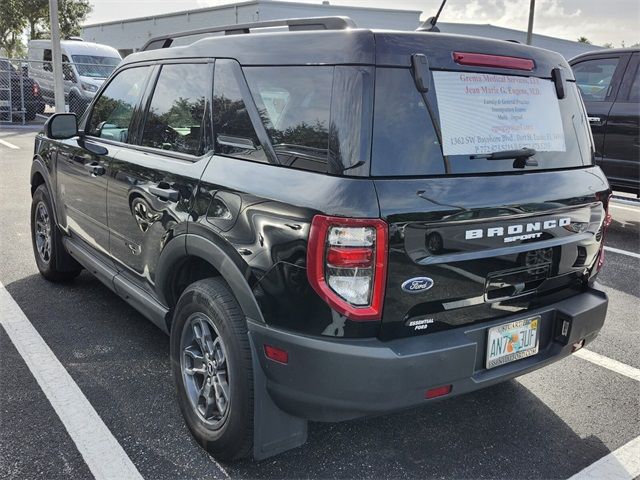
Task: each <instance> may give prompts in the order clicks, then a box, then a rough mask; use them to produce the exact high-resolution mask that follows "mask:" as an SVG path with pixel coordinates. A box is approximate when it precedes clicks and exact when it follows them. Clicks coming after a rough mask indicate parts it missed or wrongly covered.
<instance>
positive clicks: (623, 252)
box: [604, 246, 640, 258]
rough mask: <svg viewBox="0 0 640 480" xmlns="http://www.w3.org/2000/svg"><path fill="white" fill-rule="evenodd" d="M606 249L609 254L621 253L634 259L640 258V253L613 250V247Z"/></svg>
mask: <svg viewBox="0 0 640 480" xmlns="http://www.w3.org/2000/svg"><path fill="white" fill-rule="evenodd" d="M604 249H605V250H606V251H607V252H613V253H619V254H621V255H627V256H628V257H633V258H640V253H635V252H628V251H627V250H620V249H619V248H613V247H607V246H605V247H604Z"/></svg>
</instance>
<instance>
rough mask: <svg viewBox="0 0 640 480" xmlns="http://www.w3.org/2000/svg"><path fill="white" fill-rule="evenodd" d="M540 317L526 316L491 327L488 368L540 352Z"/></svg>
mask: <svg viewBox="0 0 640 480" xmlns="http://www.w3.org/2000/svg"><path fill="white" fill-rule="evenodd" d="M539 329H540V317H532V318H526V319H524V320H518V321H517V322H511V323H505V324H503V325H498V326H497V327H493V328H490V329H489V335H488V338H487V363H486V367H487V368H493V367H498V366H500V365H504V364H505V363H509V362H513V361H515V360H520V359H521V358H526V357H530V356H531V355H535V354H536V353H538V331H539Z"/></svg>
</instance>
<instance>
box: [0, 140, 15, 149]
mask: <svg viewBox="0 0 640 480" xmlns="http://www.w3.org/2000/svg"><path fill="white" fill-rule="evenodd" d="M0 145H4V146H5V147H7V148H10V149H12V150H19V149H20V147H18V146H17V145H14V144H13V143H9V142H7V141H6V140H2V139H1V138H0Z"/></svg>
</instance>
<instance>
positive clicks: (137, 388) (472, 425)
mask: <svg viewBox="0 0 640 480" xmlns="http://www.w3.org/2000/svg"><path fill="white" fill-rule="evenodd" d="M6 288H7V290H8V291H9V293H11V295H12V296H13V298H14V299H15V300H16V302H17V303H18V305H20V307H21V308H22V310H23V311H24V312H25V314H26V315H27V317H28V318H29V319H30V321H31V322H32V323H33V325H34V326H35V327H36V329H37V330H38V331H39V332H40V334H41V335H42V337H43V338H44V339H45V341H46V342H47V344H48V345H49V346H50V347H51V349H52V350H53V351H54V353H55V354H56V356H57V357H58V358H59V359H60V361H61V362H62V364H63V365H64V366H65V368H67V370H68V371H69V373H70V374H71V376H72V377H73V378H74V380H75V381H76V383H78V385H79V386H80V388H81V389H82V391H83V392H84V394H85V395H86V396H87V398H88V399H89V401H90V402H91V403H92V405H93V406H94V408H95V409H96V411H97V412H98V413H99V414H100V416H101V417H102V419H103V420H104V421H105V423H106V424H107V426H108V427H109V428H110V430H111V431H112V432H113V433H114V435H115V437H116V438H117V439H118V441H119V442H120V443H121V444H122V446H123V447H124V448H125V450H126V451H127V453H128V455H129V456H130V457H131V459H132V460H133V461H134V463H135V464H136V466H137V467H138V469H139V470H140V472H141V473H142V475H143V476H145V477H148V478H158V479H160V478H177V477H181V478H220V477H222V472H220V471H219V470H218V468H217V467H216V466H215V464H214V462H213V461H212V460H211V458H210V457H209V456H208V455H207V454H206V453H205V452H204V451H203V450H201V449H200V448H198V446H197V445H196V443H195V442H194V440H193V439H192V437H191V435H190V434H189V432H188V430H187V429H186V427H185V426H184V423H183V421H182V417H181V415H180V412H179V410H178V406H177V403H176V402H175V394H174V387H173V383H172V379H171V375H170V370H169V343H168V337H166V336H165V335H164V334H163V333H162V332H160V330H158V329H157V328H156V327H154V326H153V325H152V324H151V323H150V322H148V321H146V320H145V319H144V318H143V317H142V316H141V315H140V314H138V313H137V312H136V311H134V310H133V309H132V308H130V307H129V306H128V305H127V304H125V303H124V302H123V301H122V300H120V299H119V298H118V297H117V296H116V295H115V294H113V293H111V292H110V291H109V290H108V289H107V288H106V287H104V286H103V285H102V284H100V283H99V282H98V280H96V279H94V278H93V277H92V276H90V275H89V274H87V273H86V272H85V273H83V274H82V275H80V277H78V279H76V280H75V281H74V282H72V283H69V284H66V285H55V284H51V283H48V282H46V281H45V280H44V279H42V278H41V277H39V276H38V275H32V276H29V277H26V278H24V279H21V280H19V281H16V282H13V283H11V284H9V285H7V286H6ZM425 374H428V372H425ZM26 435H28V434H26ZM25 441H28V437H26V438H25ZM607 453H609V450H608V449H607V448H606V447H605V446H604V445H603V443H602V442H601V441H600V440H599V438H597V437H593V436H591V437H588V438H585V439H582V438H580V437H579V436H578V435H576V434H575V433H574V431H573V430H572V429H571V428H570V427H569V426H568V425H567V424H565V423H564V422H563V420H562V419H561V418H560V417H558V416H557V415H556V414H555V413H554V412H553V410H551V409H550V408H549V407H547V406H546V405H545V403H543V402H542V401H541V400H540V399H539V398H538V397H536V396H535V395H534V394H533V393H532V392H531V391H529V390H528V389H527V388H525V387H524V386H522V385H521V384H520V383H518V382H516V381H510V382H507V383H504V384H501V385H498V386H495V387H492V388H489V389H486V390H483V391H480V392H476V393H474V394H468V395H463V396H460V397H455V398H452V399H450V400H445V401H441V402H437V403H434V404H432V405H431V406H430V408H422V409H413V410H409V411H404V412H401V413H397V414H394V415H387V416H381V417H376V418H367V419H361V420H355V421H350V422H344V423H338V424H320V423H312V424H310V426H309V441H308V443H307V444H306V445H304V446H303V447H301V448H298V449H296V450H293V451H289V452H286V453H284V454H281V455H279V456H277V457H274V458H271V459H267V460H264V461H261V462H250V461H244V462H239V463H234V464H230V465H226V466H225V468H226V469H227V470H228V472H229V473H230V475H231V476H232V477H234V478H400V477H403V478H407V477H411V478H418V477H419V478H434V477H437V478H440V477H443V478H567V477H569V476H571V475H572V474H574V473H575V472H576V471H578V470H579V469H581V468H584V467H585V466H587V465H588V464H590V463H591V462H592V461H593V459H594V458H600V457H602V456H604V455H606V454H607Z"/></svg>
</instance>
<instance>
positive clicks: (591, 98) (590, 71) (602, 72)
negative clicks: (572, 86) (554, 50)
mask: <svg viewBox="0 0 640 480" xmlns="http://www.w3.org/2000/svg"><path fill="white" fill-rule="evenodd" d="M618 62H619V58H596V59H593V60H585V61H584V62H580V63H578V64H576V65H574V66H573V67H572V69H573V74H574V76H575V77H576V83H577V84H578V88H580V93H582V98H583V99H584V100H585V101H587V102H603V101H604V100H605V98H606V97H607V95H608V94H609V87H610V85H611V79H612V78H613V74H614V73H615V71H616V67H617V66H618Z"/></svg>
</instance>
